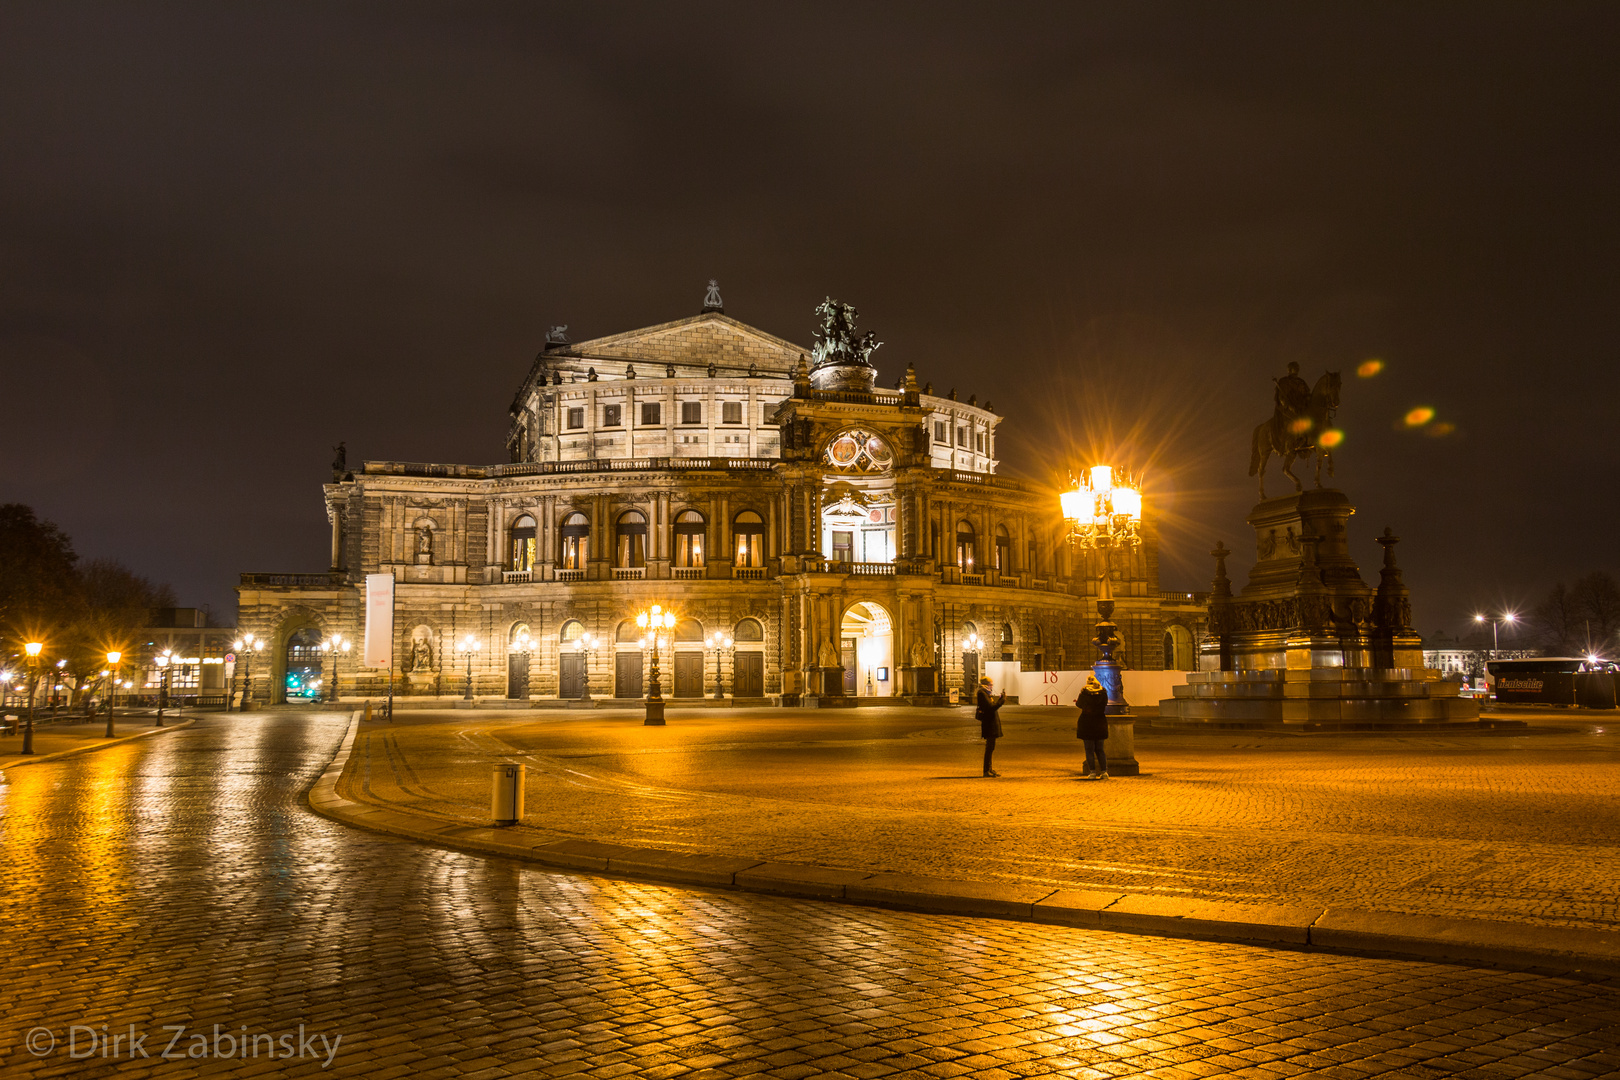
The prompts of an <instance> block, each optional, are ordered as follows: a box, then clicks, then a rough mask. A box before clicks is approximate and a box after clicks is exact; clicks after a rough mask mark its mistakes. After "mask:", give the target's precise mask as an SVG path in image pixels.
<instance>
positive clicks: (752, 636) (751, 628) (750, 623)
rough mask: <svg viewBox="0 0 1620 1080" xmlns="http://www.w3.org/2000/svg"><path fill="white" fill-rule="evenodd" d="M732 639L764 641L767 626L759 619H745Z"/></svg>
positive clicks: (732, 635) (739, 624)
mask: <svg viewBox="0 0 1620 1080" xmlns="http://www.w3.org/2000/svg"><path fill="white" fill-rule="evenodd" d="M731 640H732V641H764V640H765V627H764V626H762V625H761V624H760V621H759V620H758V619H744V620H742V621H741V622H739V623H738V624H737V628H736V630H734V631H733V632H732V634H731Z"/></svg>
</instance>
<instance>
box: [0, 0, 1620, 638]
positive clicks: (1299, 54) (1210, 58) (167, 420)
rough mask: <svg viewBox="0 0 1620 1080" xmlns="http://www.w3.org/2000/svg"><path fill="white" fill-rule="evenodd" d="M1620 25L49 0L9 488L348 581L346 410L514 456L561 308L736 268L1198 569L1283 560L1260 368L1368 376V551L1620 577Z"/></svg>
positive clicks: (1417, 560)
mask: <svg viewBox="0 0 1620 1080" xmlns="http://www.w3.org/2000/svg"><path fill="white" fill-rule="evenodd" d="M1617 12H1620V8H1616V7H1615V6H1614V5H1613V4H1590V5H1580V4H1556V3H1540V2H1537V3H1529V2H1526V3H1522V4H1511V5H1509V4H1485V3H1477V4H1454V3H1443V4H1429V5H1425V4H1411V3H1401V4H1374V3H1355V4H1350V3H1345V4H1337V5H1328V4H1293V3H1277V4H1207V3H1195V4H1155V3H1121V4H1089V5H1088V4H1075V3H1064V4H1056V5H1051V6H1035V5H1017V4H993V5H992V4H983V5H975V6H966V5H949V4H943V3H929V4H916V5H898V4H884V5H873V4H851V5H847V6H846V5H835V4H829V3H818V4H809V5H802V6H787V5H752V4H744V5H729V4H723V3H712V2H706V3H698V4H679V5H677V4H646V5H619V4H588V5H587V4H573V5H566V6H558V7H552V6H549V5H543V4H536V3H529V2H525V3H513V4H507V5H499V4H477V3H457V4H449V3H444V4H433V5H424V4H408V3H401V2H390V3H386V4H383V3H378V4H349V5H345V4H337V3H318V4H298V3H292V2H287V0H282V2H278V3H273V4H262V5H254V4H245V3H243V4H236V3H233V4H217V3H196V4H181V3H172V4H162V3H140V4H136V3H115V4H93V3H73V2H66V0H52V2H49V3H42V4H29V3H23V2H20V0H13V2H11V3H7V4H6V5H5V6H4V7H0V394H3V406H4V407H3V410H0V465H3V469H0V501H23V502H27V503H30V504H32V505H34V506H35V507H36V508H37V509H38V510H39V511H40V512H41V513H42V514H43V515H45V516H47V517H49V518H51V519H54V520H55V521H57V522H58V523H59V524H61V525H62V526H63V527H64V528H65V529H67V530H68V531H69V532H70V533H71V534H72V535H73V537H74V539H75V541H76V542H77V545H78V548H79V550H80V552H81V553H82V554H84V555H87V556H92V555H111V556H116V557H118V558H120V559H123V560H124V561H126V562H128V563H129V564H131V565H132V566H134V567H135V568H136V569H138V570H140V571H142V572H145V573H148V574H150V575H152V576H155V577H158V578H160V579H165V580H168V581H171V582H173V584H174V585H175V586H176V588H177V590H178V592H179V593H180V595H181V597H182V601H183V602H192V603H198V604H201V603H209V604H212V605H213V606H214V607H215V608H216V609H219V610H221V611H223V612H224V613H225V614H227V615H229V614H231V613H232V612H233V610H234V609H233V606H232V605H233V604H234V594H233V592H232V587H233V585H234V583H235V575H236V573H237V572H238V571H241V570H288V571H292V570H320V569H323V568H324V564H325V556H326V550H327V545H326V535H325V532H326V523H325V518H324V513H323V510H322V502H321V493H320V488H319V485H320V484H321V483H322V481H323V479H324V478H325V476H326V469H327V464H328V461H329V460H330V457H331V451H330V448H331V446H332V444H334V443H336V442H337V441H338V440H339V439H346V440H348V443H349V447H350V454H351V460H356V459H362V458H384V459H404V460H413V461H457V462H490V461H498V460H501V458H502V445H501V440H502V436H503V433H504V429H505V423H506V418H505V409H506V406H507V404H508V403H509V402H510V400H511V394H512V392H513V390H514V389H515V388H516V386H517V384H518V382H519V381H520V380H521V378H522V377H523V375H524V373H525V372H526V370H527V368H528V364H529V362H530V360H531V359H532V357H533V355H534V353H535V351H536V350H537V348H538V347H539V345H540V343H541V342H542V341H543V338H544V332H545V327H546V325H547V324H548V323H552V322H561V323H568V324H569V326H570V329H571V333H572V334H573V336H574V337H575V338H576V340H577V339H579V338H580V337H584V336H594V335H597V334H603V333H611V332H615V331H620V330H625V329H630V328H633V327H637V326H643V325H648V324H652V323H656V322H660V321H664V320H667V319H670V318H675V317H679V316H683V315H687V314H691V313H695V311H696V310H697V308H698V306H699V304H700V303H701V300H702V296H703V289H704V283H705V282H706V280H707V279H708V278H709V277H711V276H712V277H717V278H719V280H720V282H721V286H722V290H723V292H724V295H725V300H726V308H727V312H728V313H729V314H732V315H735V316H736V317H738V318H740V319H742V320H744V321H746V322H750V323H753V324H755V325H758V326H760V327H762V328H764V329H766V330H769V331H771V332H774V333H777V334H781V335H783V336H785V337H788V338H791V339H793V340H795V341H799V342H805V343H808V342H809V340H810V336H811V334H810V331H811V326H812V317H811V309H812V307H813V306H814V305H815V303H817V302H818V301H819V300H820V299H821V298H822V297H823V296H825V295H828V294H831V295H834V296H838V297H841V298H844V299H847V300H849V301H851V302H853V303H855V304H857V305H858V306H859V307H860V309H861V312H862V323H863V327H865V328H869V329H871V330H873V331H875V332H876V333H877V334H878V335H879V336H880V337H881V338H883V339H884V341H885V342H886V344H885V346H884V347H883V349H882V351H881V352H880V353H879V354H878V357H877V358H878V360H879V361H880V367H881V368H882V372H883V374H882V377H883V378H884V379H886V380H892V379H893V377H894V375H895V373H897V372H898V370H899V369H900V368H901V367H903V366H904V364H905V363H906V362H907V361H914V362H915V363H916V365H917V368H918V370H919V373H920V374H921V376H922V377H923V378H924V379H927V380H931V381H932V382H933V383H934V385H935V387H936V388H937V389H939V390H944V389H946V388H949V387H951V386H956V387H959V388H960V389H961V392H962V394H963V396H964V397H965V396H966V395H967V394H968V393H969V392H976V393H978V394H979V396H980V399H981V400H983V399H984V398H985V397H990V398H992V399H993V400H994V402H995V404H996V407H997V409H998V411H1000V412H1002V413H1003V414H1004V415H1005V416H1007V417H1008V419H1007V422H1006V423H1005V424H1004V425H1003V428H1002V431H1003V433H1004V437H1003V439H1002V442H1001V447H1002V452H1003V457H1004V459H1005V460H1004V468H1005V469H1006V470H1007V471H1010V472H1017V473H1021V474H1025V475H1028V476H1031V477H1034V478H1037V479H1039V480H1042V481H1047V480H1049V479H1051V478H1052V477H1053V476H1054V475H1061V473H1062V472H1063V471H1065V470H1066V468H1067V466H1068V465H1069V464H1070V463H1071V462H1072V463H1077V464H1085V463H1089V460H1090V459H1091V457H1092V456H1094V455H1096V454H1106V455H1108V456H1109V457H1110V458H1112V459H1114V460H1116V461H1118V462H1121V463H1127V464H1130V465H1133V466H1135V467H1138V468H1142V469H1145V470H1146V473H1147V477H1148V483H1149V486H1150V490H1151V491H1152V492H1154V494H1155V495H1156V497H1157V498H1158V499H1159V503H1160V505H1161V506H1163V507H1164V509H1165V512H1166V548H1167V550H1166V558H1165V569H1164V583H1165V585H1166V586H1167V587H1174V586H1183V585H1184V586H1187V587H1205V586H1206V585H1207V582H1208V579H1209V577H1210V572H1211V563H1210V560H1209V558H1208V556H1207V555H1206V554H1205V553H1206V552H1207V551H1208V550H1209V548H1210V546H1211V545H1212V544H1213V542H1214V541H1215V540H1216V539H1223V540H1225V541H1226V543H1227V544H1228V545H1230V546H1233V547H1236V548H1238V549H1239V550H1240V551H1242V552H1245V553H1252V549H1253V541H1252V533H1250V532H1249V531H1248V530H1247V527H1246V526H1245V525H1244V522H1243V518H1244V515H1245V513H1246V512H1247V510H1248V508H1249V507H1250V506H1251V505H1252V503H1253V502H1254V498H1255V495H1254V489H1253V487H1252V483H1251V481H1250V480H1249V479H1248V477H1247V476H1246V475H1245V474H1246V471H1247V460H1246V458H1247V452H1248V438H1249V432H1250V431H1251V430H1252V428H1253V427H1254V425H1255V424H1256V423H1258V422H1259V421H1260V420H1261V419H1262V418H1263V417H1264V416H1265V415H1266V414H1267V412H1268V411H1269V407H1270V393H1271V390H1270V381H1269V380H1270V378H1271V377H1272V376H1275V375H1278V374H1280V373H1281V372H1282V369H1283V367H1284V365H1285V364H1286V363H1287V361H1289V360H1298V361H1299V362H1300V364H1301V365H1302V367H1303V368H1304V373H1305V375H1306V376H1307V377H1308V378H1310V379H1312V380H1314V379H1315V378H1316V377H1317V375H1319V374H1320V373H1321V372H1322V371H1324V370H1327V369H1330V368H1331V369H1335V370H1339V371H1341V372H1343V373H1344V377H1345V388H1344V395H1343V408H1342V410H1341V412H1340V415H1339V420H1340V422H1341V424H1342V426H1343V430H1344V432H1345V442H1344V444H1343V446H1342V447H1341V451H1340V454H1339V469H1338V476H1337V480H1338V482H1339V483H1340V484H1341V486H1342V487H1344V489H1345V490H1347V491H1348V492H1349V493H1350V495H1351V497H1352V498H1353V499H1354V500H1355V501H1356V503H1357V504H1358V506H1359V507H1360V512H1359V513H1358V515H1357V516H1356V518H1355V519H1353V521H1352V539H1353V542H1354V544H1355V551H1356V554H1357V556H1358V557H1359V558H1360V560H1361V562H1362V566H1363V573H1364V576H1366V577H1368V578H1369V580H1375V579H1376V564H1377V547H1376V545H1375V544H1373V542H1372V536H1373V535H1374V534H1375V533H1376V532H1378V531H1379V530H1381V529H1382V528H1383V526H1385V525H1391V526H1393V527H1394V528H1395V530H1396V532H1398V533H1399V534H1401V535H1402V536H1403V537H1404V538H1405V541H1404V543H1403V544H1402V545H1401V548H1400V552H1401V555H1402V561H1403V565H1404V566H1405V568H1406V571H1407V578H1408V581H1409V583H1410V584H1411V585H1412V586H1413V589H1414V593H1415V596H1414V600H1415V607H1416V612H1417V621H1418V623H1419V624H1420V629H1422V630H1424V631H1425V632H1432V631H1433V630H1434V629H1436V628H1440V627H1446V628H1450V629H1453V630H1455V629H1457V628H1459V627H1460V626H1461V624H1462V622H1463V620H1464V618H1465V617H1466V614H1467V613H1468V612H1470V611H1472V610H1474V609H1475V608H1476V607H1477V606H1485V605H1489V606H1495V605H1499V604H1503V603H1509V604H1522V603H1525V602H1527V601H1528V600H1530V599H1532V598H1533V597H1534V596H1535V595H1536V594H1537V593H1538V592H1539V591H1540V590H1542V589H1543V588H1545V587H1546V586H1547V585H1550V584H1551V583H1552V582H1553V581H1554V580H1557V579H1559V578H1560V577H1562V578H1569V577H1572V576H1575V575H1579V574H1581V573H1585V572H1587V571H1589V570H1592V569H1596V568H1606V569H1610V570H1614V569H1616V568H1617V565H1616V564H1617V563H1620V560H1617V558H1616V554H1615V550H1616V549H1615V541H1614V534H1615V528H1616V525H1617V524H1620V511H1617V509H1616V485H1615V481H1614V478H1613V472H1612V471H1613V469H1614V466H1615V461H1616V451H1617V449H1620V438H1617V435H1616V423H1615V393H1614V389H1613V372H1614V360H1615V352H1616V341H1617V335H1616V315H1617V304H1616V299H1617V296H1616V292H1617V289H1616V263H1617V256H1616V251H1617V250H1620V243H1617V242H1620V235H1617V232H1620V230H1617V228H1616V205H1617V200H1620V184H1617V180H1620V175H1617V153H1620V151H1617V147H1620V140H1617V137H1616V136H1617V134H1620V132H1617V131H1616V126H1617V125H1616V114H1617V103H1620V94H1617V92H1616V85H1615V75H1614V71H1615V66H1614V43H1615V41H1616V40H1617V39H1620V35H1617V31H1620V16H1617ZM1369 358H1379V359H1382V360H1383V361H1384V362H1385V367H1384V369H1383V371H1382V372H1381V373H1380V374H1379V375H1377V376H1376V377H1373V378H1370V379H1362V378H1358V377H1357V376H1356V375H1355V374H1354V372H1355V371H1356V368H1357V366H1358V365H1359V364H1360V363H1361V362H1362V361H1364V360H1367V359H1369ZM1418 406H1427V407H1429V408H1432V409H1434V410H1435V419H1434V420H1433V421H1431V423H1430V424H1428V425H1425V426H1424V427H1422V428H1419V429H1416V430H1407V429H1405V428H1402V427H1399V421H1400V418H1401V417H1402V416H1403V415H1404V414H1406V413H1407V412H1408V411H1409V410H1410V409H1412V408H1414V407H1418ZM1447 424H1449V425H1454V428H1453V429H1452V430H1450V432H1449V434H1436V432H1437V431H1445V430H1446V429H1445V428H1444V427H1442V426H1441V425H1447ZM1273 490H1274V491H1275V490H1280V489H1277V488H1274V489H1273ZM1247 561H1248V559H1247V558H1245V559H1243V560H1240V562H1241V565H1240V566H1239V567H1238V569H1240V570H1246V567H1247ZM1239 580H1241V577H1240V579H1239Z"/></svg>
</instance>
